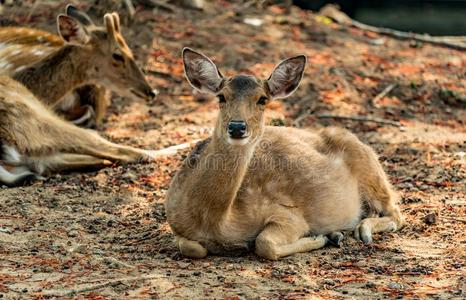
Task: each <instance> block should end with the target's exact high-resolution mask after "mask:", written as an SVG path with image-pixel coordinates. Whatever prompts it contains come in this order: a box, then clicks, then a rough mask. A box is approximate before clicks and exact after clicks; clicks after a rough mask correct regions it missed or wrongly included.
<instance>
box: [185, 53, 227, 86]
mask: <svg viewBox="0 0 466 300" xmlns="http://www.w3.org/2000/svg"><path fill="white" fill-rule="evenodd" d="M183 64H184V71H185V74H186V78H188V81H189V83H190V84H191V85H192V86H193V87H194V88H196V89H198V90H199V91H202V92H209V93H213V94H217V93H218V92H219V91H220V90H221V88H222V84H223V76H222V74H221V73H220V72H219V70H218V69H217V66H216V65H215V64H214V63H213V62H212V61H211V60H210V59H209V58H208V57H207V56H205V55H203V54H201V53H198V52H196V51H193V50H191V49H189V48H184V49H183Z"/></svg>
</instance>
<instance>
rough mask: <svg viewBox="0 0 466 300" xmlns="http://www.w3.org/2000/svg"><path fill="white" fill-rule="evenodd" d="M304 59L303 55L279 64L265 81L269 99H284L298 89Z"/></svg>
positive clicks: (304, 64)
mask: <svg viewBox="0 0 466 300" xmlns="http://www.w3.org/2000/svg"><path fill="white" fill-rule="evenodd" d="M305 66H306V57H305V56H304V55H300V56H296V57H292V58H288V59H286V60H284V61H282V62H281V63H279V64H278V65H277V66H276V67H275V69H274V70H273V72H272V75H270V77H269V79H267V86H268V88H269V93H270V96H271V98H274V99H278V98H286V97H288V96H289V95H291V94H293V92H294V91H295V90H296V89H297V88H298V86H299V82H300V81H301V78H303V73H304V67H305Z"/></svg>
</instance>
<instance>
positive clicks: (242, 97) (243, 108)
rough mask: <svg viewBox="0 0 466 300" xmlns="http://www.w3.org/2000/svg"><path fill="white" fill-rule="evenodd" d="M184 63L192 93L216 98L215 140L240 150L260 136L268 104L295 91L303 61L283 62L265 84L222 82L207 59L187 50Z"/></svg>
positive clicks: (250, 79)
mask: <svg viewBox="0 0 466 300" xmlns="http://www.w3.org/2000/svg"><path fill="white" fill-rule="evenodd" d="M183 63H184V69H185V73H186V77H187V78H188V81H189V83H190V84H191V85H192V86H193V87H194V88H195V89H197V90H199V91H202V92H208V93H212V94H214V95H216V96H217V97H218V100H219V103H220V114H219V118H218V123H217V125H216V128H215V134H216V135H217V137H219V138H221V139H224V141H225V142H227V143H229V144H230V145H239V146H241V145H246V144H248V143H249V142H251V141H255V140H257V139H258V138H259V137H260V136H261V135H262V132H263V130H264V109H265V105H266V104H267V102H268V101H270V100H271V99H279V98H285V97H288V96H289V95H291V94H292V93H293V92H294V91H295V90H296V89H297V88H298V85H299V82H300V81H301V78H302V76H303V72H304V67H305V65H306V57H305V56H304V55H300V56H296V57H292V58H289V59H286V60H284V61H282V62H281V63H279V64H278V65H277V66H276V67H275V69H274V70H273V72H272V74H271V75H270V77H269V78H268V79H266V80H261V79H258V78H256V77H254V76H251V75H235V76H232V77H230V78H224V77H223V75H222V74H221V73H220V71H219V70H218V69H217V67H216V66H215V64H214V63H213V62H212V61H211V60H210V59H209V58H208V57H206V56H205V55H203V54H201V53H198V52H195V51H193V50H191V49H189V48H185V49H183Z"/></svg>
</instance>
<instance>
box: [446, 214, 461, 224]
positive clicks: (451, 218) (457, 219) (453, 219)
mask: <svg viewBox="0 0 466 300" xmlns="http://www.w3.org/2000/svg"><path fill="white" fill-rule="evenodd" d="M442 218H443V219H447V220H452V221H458V222H461V223H464V224H466V219H460V218H455V217H447V216H443V217H442Z"/></svg>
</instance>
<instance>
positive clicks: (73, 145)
mask: <svg viewBox="0 0 466 300" xmlns="http://www.w3.org/2000/svg"><path fill="white" fill-rule="evenodd" d="M171 153H173V151H171V150H170V149H169V148H167V149H164V150H159V151H147V150H142V149H136V148H132V147H127V146H122V145H117V144H114V143H111V142H109V141H107V140H105V139H104V138H102V137H100V136H99V135H98V134H97V133H96V132H95V131H93V130H90V129H84V128H80V127H78V126H76V125H74V124H72V123H70V122H67V121H65V120H63V119H62V118H60V117H59V116H57V115H56V114H55V113H54V112H53V111H51V110H50V109H49V108H48V107H47V106H46V105H44V104H43V103H42V102H41V101H39V100H38V99H37V98H36V97H35V96H34V95H33V94H32V93H31V92H30V91H29V90H28V89H27V88H26V87H24V86H23V85H22V84H21V83H19V82H17V81H15V80H13V79H11V78H10V77H8V76H0V185H2V184H6V185H8V186H14V185H18V184H21V183H23V182H24V181H25V180H28V179H33V178H37V177H39V175H41V174H44V173H47V172H51V171H65V170H80V169H88V168H92V169H95V168H100V167H104V166H108V165H111V164H112V162H123V163H129V162H136V161H140V160H148V159H151V158H154V157H157V156H159V155H165V154H171Z"/></svg>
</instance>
